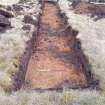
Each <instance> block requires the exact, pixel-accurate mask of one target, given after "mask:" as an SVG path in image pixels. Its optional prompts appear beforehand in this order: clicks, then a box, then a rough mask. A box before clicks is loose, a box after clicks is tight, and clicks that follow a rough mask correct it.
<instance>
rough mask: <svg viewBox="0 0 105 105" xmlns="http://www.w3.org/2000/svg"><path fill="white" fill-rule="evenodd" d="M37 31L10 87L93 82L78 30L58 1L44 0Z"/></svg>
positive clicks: (81, 85) (45, 87)
mask: <svg viewBox="0 0 105 105" xmlns="http://www.w3.org/2000/svg"><path fill="white" fill-rule="evenodd" d="M42 11H43V12H42V14H41V15H40V18H39V23H38V29H37V34H35V33H33V37H32V39H31V40H30V41H29V42H28V46H27V49H26V52H25V54H24V56H23V58H22V60H21V64H20V70H19V72H18V73H17V74H16V76H15V78H14V80H15V82H14V85H13V87H11V89H10V90H15V91H16V90H18V89H20V88H22V89H41V90H58V89H63V88H67V89H68V88H73V89H77V88H88V87H91V85H92V86H94V85H95V84H94V83H93V82H94V81H93V75H92V73H91V70H90V65H89V62H88V60H87V58H86V57H85V55H84V53H83V51H82V49H81V43H80V41H79V40H78V39H77V38H76V36H77V34H78V31H76V30H74V29H72V27H70V26H69V25H68V23H67V18H66V16H65V15H64V14H62V13H61V11H60V9H59V6H58V5H57V3H54V2H48V1H46V0H44V2H43V3H42Z"/></svg>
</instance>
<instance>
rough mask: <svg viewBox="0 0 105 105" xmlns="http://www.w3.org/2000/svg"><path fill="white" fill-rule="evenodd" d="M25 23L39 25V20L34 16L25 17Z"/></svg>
mask: <svg viewBox="0 0 105 105" xmlns="http://www.w3.org/2000/svg"><path fill="white" fill-rule="evenodd" d="M23 22H25V23H28V24H33V25H36V24H37V19H36V17H34V16H30V15H25V16H24V20H23Z"/></svg>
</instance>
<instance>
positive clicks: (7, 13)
mask: <svg viewBox="0 0 105 105" xmlns="http://www.w3.org/2000/svg"><path fill="white" fill-rule="evenodd" d="M0 14H1V15H3V16H5V17H8V18H11V17H14V15H13V13H11V12H9V11H7V10H6V9H2V8H0Z"/></svg>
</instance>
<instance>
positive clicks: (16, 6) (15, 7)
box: [13, 4, 23, 11]
mask: <svg viewBox="0 0 105 105" xmlns="http://www.w3.org/2000/svg"><path fill="white" fill-rule="evenodd" d="M13 9H14V10H15V11H23V7H22V6H21V5H18V4H14V5H13Z"/></svg>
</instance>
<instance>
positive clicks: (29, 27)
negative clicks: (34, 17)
mask: <svg viewBox="0 0 105 105" xmlns="http://www.w3.org/2000/svg"><path fill="white" fill-rule="evenodd" d="M22 29H23V30H31V26H30V25H28V24H27V25H24V26H23V27H22Z"/></svg>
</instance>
